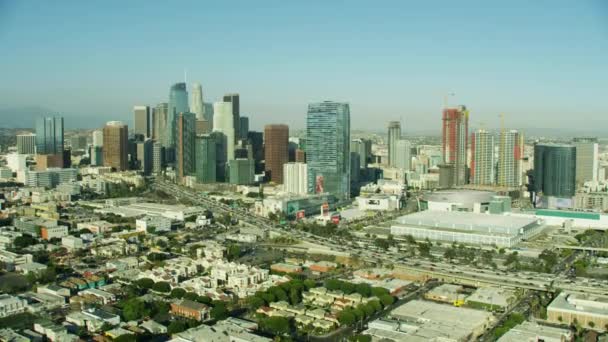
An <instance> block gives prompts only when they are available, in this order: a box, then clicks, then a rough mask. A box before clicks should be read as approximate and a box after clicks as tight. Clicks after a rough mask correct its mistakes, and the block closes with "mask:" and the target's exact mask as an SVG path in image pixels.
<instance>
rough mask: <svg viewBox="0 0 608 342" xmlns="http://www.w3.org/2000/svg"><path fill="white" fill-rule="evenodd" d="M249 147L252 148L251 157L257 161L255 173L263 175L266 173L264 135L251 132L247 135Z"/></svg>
mask: <svg viewBox="0 0 608 342" xmlns="http://www.w3.org/2000/svg"><path fill="white" fill-rule="evenodd" d="M247 141H248V145H249V146H251V155H252V158H253V160H255V172H256V173H261V172H262V171H264V166H263V164H262V161H263V160H264V133H262V132H256V131H249V133H247Z"/></svg>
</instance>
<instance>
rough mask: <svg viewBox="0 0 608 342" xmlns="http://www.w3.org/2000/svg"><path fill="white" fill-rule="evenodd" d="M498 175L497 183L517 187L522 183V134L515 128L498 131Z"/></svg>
mask: <svg viewBox="0 0 608 342" xmlns="http://www.w3.org/2000/svg"><path fill="white" fill-rule="evenodd" d="M498 144H499V145H498V170H497V171H498V177H497V184H498V185H500V186H506V187H518V186H521V185H522V184H523V182H522V177H523V173H524V170H523V163H522V159H523V156H524V136H523V134H522V133H520V132H518V131H516V130H510V131H503V132H501V133H500V141H499V142H498Z"/></svg>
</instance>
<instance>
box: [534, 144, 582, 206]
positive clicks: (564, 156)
mask: <svg viewBox="0 0 608 342" xmlns="http://www.w3.org/2000/svg"><path fill="white" fill-rule="evenodd" d="M533 183H534V190H535V192H537V193H542V194H543V195H544V196H551V197H558V198H571V197H573V196H574V193H575V190H576V147H574V146H572V145H564V144H536V145H534V172H533Z"/></svg>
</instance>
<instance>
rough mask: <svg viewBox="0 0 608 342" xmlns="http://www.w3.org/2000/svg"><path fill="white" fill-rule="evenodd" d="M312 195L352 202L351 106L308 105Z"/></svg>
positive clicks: (308, 141) (307, 134)
mask: <svg viewBox="0 0 608 342" xmlns="http://www.w3.org/2000/svg"><path fill="white" fill-rule="evenodd" d="M306 139H307V141H306V152H307V154H306V165H307V167H308V170H307V177H308V181H307V184H308V192H309V193H329V194H331V195H334V196H336V197H337V198H339V199H348V198H350V109H349V105H348V103H338V102H332V101H325V102H319V103H312V104H309V105H308V115H307V118H306Z"/></svg>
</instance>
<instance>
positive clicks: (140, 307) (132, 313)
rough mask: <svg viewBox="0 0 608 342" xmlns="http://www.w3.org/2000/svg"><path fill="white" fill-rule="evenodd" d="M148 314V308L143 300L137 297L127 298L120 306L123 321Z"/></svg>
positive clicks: (136, 318)
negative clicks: (121, 306)
mask: <svg viewBox="0 0 608 342" xmlns="http://www.w3.org/2000/svg"><path fill="white" fill-rule="evenodd" d="M148 314H149V311H148V309H147V308H146V305H145V303H144V302H143V301H141V300H140V299H138V298H131V299H129V300H127V301H126V302H125V304H124V306H123V308H122V316H123V318H124V319H125V321H134V320H138V319H140V318H142V317H144V316H147V315H148Z"/></svg>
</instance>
